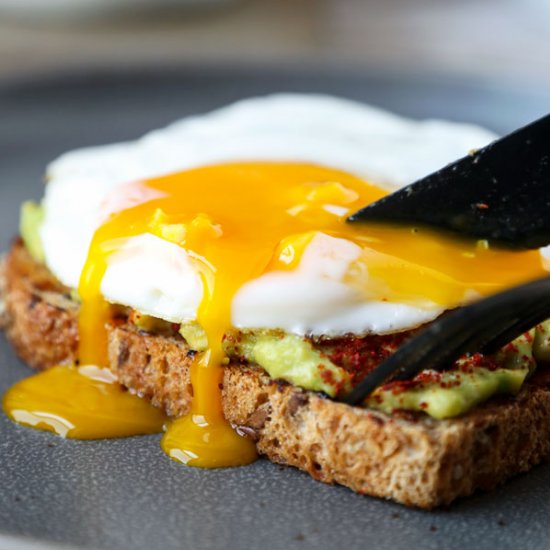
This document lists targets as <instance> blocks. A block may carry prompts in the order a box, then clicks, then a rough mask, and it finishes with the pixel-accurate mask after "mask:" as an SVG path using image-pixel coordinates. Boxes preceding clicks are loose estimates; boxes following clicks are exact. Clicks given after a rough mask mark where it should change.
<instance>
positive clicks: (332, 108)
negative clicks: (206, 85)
mask: <svg viewBox="0 0 550 550" xmlns="http://www.w3.org/2000/svg"><path fill="white" fill-rule="evenodd" d="M495 137H496V136H495V135H494V134H493V133H491V132H489V131H487V130H484V129H482V128H479V127H477V126H473V125H469V124H458V123H453V122H446V121H440V120H426V121H420V122H419V121H413V120H409V119H406V118H403V117H399V116H397V115H394V114H391V113H388V112H386V111H383V110H380V109H377V108H375V107H370V106H367V105H363V104H360V103H356V102H353V101H348V100H344V99H338V98H333V97H329V96H322V95H296V94H279V95H273V96H268V97H263V98H254V99H248V100H243V101H240V102H238V103H236V104H234V105H231V106H229V107H226V108H223V109H220V110H218V111H214V112H212V113H210V114H207V115H202V116H194V117H189V118H186V119H183V120H181V121H178V122H176V123H174V124H172V125H170V126H168V127H167V128H165V129H163V130H157V131H154V132H151V133H149V134H147V135H145V136H144V137H143V138H141V139H139V140H137V141H134V142H129V143H121V144H115V145H107V146H102V147H93V148H87V149H81V150H77V151H73V152H69V153H66V154H64V155H62V156H61V157H60V158H58V159H57V160H55V161H54V162H52V163H51V164H50V166H49V167H48V170H47V179H48V185H47V187H46V194H45V197H44V200H43V205H44V208H45V219H44V223H43V225H42V227H41V232H40V235H41V239H42V243H43V247H44V253H45V258H46V264H47V266H48V267H49V268H50V269H51V271H52V272H53V273H54V274H55V275H56V277H58V279H59V280H61V281H62V282H63V283H64V284H66V285H67V286H70V287H73V288H75V287H77V286H78V282H79V278H80V273H81V271H82V268H83V266H84V263H85V260H86V255H87V251H88V248H89V245H90V242H91V239H92V236H93V233H94V231H95V229H96V228H97V227H98V226H99V225H100V224H101V221H102V220H103V219H104V218H105V215H106V213H107V212H108V211H109V210H112V209H119V208H123V207H127V206H130V205H131V204H136V202H139V201H140V200H146V198H147V196H146V193H145V195H144V196H143V197H140V196H128V195H127V194H126V193H125V191H124V186H125V185H126V184H128V182H135V181H138V180H143V179H146V178H151V177H155V176H160V175H164V174H167V173H171V172H176V171H181V170H185V169H188V168H192V167H197V166H201V165H206V164H213V163H219V162H225V161H228V162H229V161H254V160H262V161H270V160H271V161H298V162H311V163H316V164H321V165H325V166H330V167H333V168H338V169H341V170H345V171H347V172H350V173H352V174H354V175H357V176H359V177H362V178H364V179H365V180H368V181H370V182H373V183H376V184H378V185H381V186H384V187H386V188H388V189H390V190H391V189H395V188H398V187H400V186H402V185H406V184H408V183H411V182H413V181H415V180H416V179H418V178H420V177H422V176H424V175H426V174H428V173H430V172H432V171H434V170H436V169H437V168H439V167H441V166H443V165H445V164H446V163H448V162H450V161H452V160H455V159H456V158H459V157H461V156H463V155H465V154H466V153H467V152H468V151H469V150H471V149H476V148H479V147H482V146H484V145H486V144H487V143H489V142H490V141H492V140H493V139H495ZM138 195H139V194H138ZM353 247H355V245H352V243H349V242H347V241H343V240H342V239H334V238H332V237H328V236H326V235H319V236H317V237H316V238H315V239H313V240H312V242H311V243H310V245H309V246H308V248H307V249H306V252H305V253H304V256H303V258H302V260H301V263H300V265H299V267H298V269H297V270H296V271H295V272H286V273H269V274H265V275H263V276H262V277H260V278H258V279H256V280H254V281H250V282H249V283H247V284H245V285H244V286H243V287H242V288H241V289H240V290H239V292H238V293H237V295H236V296H235V298H234V300H233V304H232V321H233V324H234V326H237V327H243V328H245V327H246V328H259V327H261V328H282V329H285V330H287V331H289V332H293V333H296V334H305V333H311V334H329V335H339V334H345V333H350V332H351V333H358V334H359V333H365V332H373V333H380V334H381V333H386V332H392V331H397V330H405V329H407V328H412V327H415V326H418V325H419V324H421V323H424V322H426V321H429V320H431V319H433V318H435V317H436V316H437V315H439V314H440V313H441V308H440V307H439V306H436V305H435V304H427V305H426V306H425V307H412V306H409V305H406V304H399V303H388V302H381V301H376V300H368V299H367V298H366V297H365V296H364V295H362V294H361V293H359V292H357V291H356V290H355V289H353V288H351V287H350V286H348V285H346V284H345V283H344V282H343V275H344V274H345V272H346V269H347V266H348V265H349V263H350V262H351V261H353V259H355V257H354V254H358V251H357V250H354V248H353ZM356 248H358V247H356ZM130 281H131V284H129V282H130ZM101 290H102V293H103V295H104V296H105V297H106V298H107V299H108V300H109V301H111V302H113V303H118V304H122V305H127V306H130V307H133V308H135V309H136V310H138V311H140V312H142V313H145V314H148V315H153V316H155V317H159V318H161V319H166V320H168V321H172V322H180V321H185V320H190V319H194V318H195V317H196V312H197V308H198V306H199V304H200V300H201V298H202V285H201V281H200V278H199V276H198V274H197V273H196V272H195V271H194V270H193V267H192V265H191V264H190V262H189V261H188V260H187V257H186V252H185V251H184V250H183V249H182V248H180V247H178V246H177V245H175V244H171V243H168V242H166V241H163V240H162V239H160V238H158V237H155V236H154V235H151V234H147V235H142V236H138V237H133V238H131V239H129V240H128V242H127V243H126V245H125V246H124V247H123V249H121V250H120V251H119V252H118V253H116V254H114V255H113V256H112V257H111V259H110V262H109V267H108V269H107V272H106V274H105V277H104V279H103V283H102V286H101ZM297 304H299V305H297Z"/></svg>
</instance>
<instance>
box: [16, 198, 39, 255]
mask: <svg viewBox="0 0 550 550" xmlns="http://www.w3.org/2000/svg"><path fill="white" fill-rule="evenodd" d="M43 220H44V208H43V207H42V206H40V205H39V204H36V203H35V202H33V201H27V202H24V203H23V204H22V205H21V217H20V223H19V233H20V234H21V238H22V239H23V242H24V243H25V246H26V247H27V250H28V251H29V252H30V255H31V256H32V257H33V259H34V260H36V261H37V262H39V263H43V262H44V249H43V247H42V241H41V239H40V226H41V225H42V222H43Z"/></svg>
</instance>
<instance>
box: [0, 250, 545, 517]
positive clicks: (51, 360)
mask: <svg viewBox="0 0 550 550" xmlns="http://www.w3.org/2000/svg"><path fill="white" fill-rule="evenodd" d="M0 292H1V294H2V296H1V298H2V300H3V303H4V313H3V314H1V310H2V308H0V319H3V325H4V328H5V330H6V334H7V336H8V338H9V340H10V341H11V342H12V344H13V345H14V347H15V349H16V350H17V352H18V353H19V354H20V356H21V357H22V358H23V359H24V360H25V361H26V362H27V363H28V364H29V365H31V366H32V367H34V368H37V369H45V368H48V367H49V366H52V365H54V364H58V363H70V362H73V361H75V360H76V350H77V346H78V328H77V313H78V305H77V304H75V302H73V301H72V300H70V298H69V296H68V289H67V288H65V287H63V286H62V285H60V284H59V283H58V282H57V281H56V280H55V278H53V276H52V275H51V274H50V273H49V272H48V270H47V269H45V268H44V267H43V266H40V265H38V264H37V263H36V262H34V261H33V260H32V259H31V258H30V256H29V254H28V253H27V251H26V249H25V248H24V247H23V246H22V244H21V243H20V242H19V241H18V242H16V243H15V244H14V246H13V247H12V249H11V251H10V252H9V254H8V255H7V256H6V258H5V259H4V261H3V264H2V268H1V270H0ZM108 331H109V360H110V365H109V366H110V368H111V369H112V370H113V372H115V373H116V374H117V375H118V377H119V380H120V381H121V383H122V384H124V385H125V386H127V387H128V388H129V389H130V390H131V391H135V392H136V393H138V394H139V395H141V396H143V397H145V398H147V399H149V400H150V401H152V402H153V403H154V404H155V405H157V406H159V407H162V408H163V409H165V410H166V411H167V413H168V414H170V415H171V416H178V415H181V414H185V413H186V412H187V411H188V410H189V407H190V402H191V399H192V388H191V384H190V374H189V367H190V364H191V361H192V352H190V350H189V348H188V346H187V345H186V343H185V341H184V340H183V339H181V338H179V337H170V336H162V335H154V334H148V333H144V332H142V331H139V330H137V329H136V328H135V327H134V326H133V325H131V324H128V323H126V322H115V323H112V324H110V325H109V326H108ZM223 406H224V412H225V415H226V417H227V418H228V419H229V420H230V421H231V422H232V423H233V424H234V425H235V426H237V427H238V429H239V430H240V431H241V432H242V433H244V434H246V435H247V436H248V437H250V438H252V439H253V440H254V441H255V442H256V445H257V448H258V451H259V452H260V453H261V454H263V455H265V456H267V457H268V458H269V459H270V460H272V461H274V462H278V463H280V464H288V465H291V466H296V467H297V468H300V469H301V470H304V471H305V472H307V473H309V474H310V475H311V476H312V477H314V478H315V479H318V480H320V481H324V482H326V483H339V484H342V485H346V486H348V487H350V488H351V489H353V490H354V491H357V492H358V493H362V494H369V495H373V496H377V497H382V498H388V499H393V500H395V501H397V502H401V503H403V504H405V505H408V506H416V507H420V508H433V507H436V506H442V505H448V504H450V503H451V502H452V501H453V500H455V499H456V498H458V497H462V496H467V495H470V494H471V493H473V492H474V491H475V490H476V489H483V490H490V489H493V488H494V487H495V486H496V485H498V484H500V483H502V482H504V481H505V480H506V479H508V478H509V477H511V476H514V475H516V474H518V473H521V472H525V471H527V470H529V469H530V468H531V467H532V466H533V465H535V464H537V463H539V462H541V461H545V460H548V459H550V376H549V375H548V374H547V373H546V372H544V371H541V372H539V373H538V374H537V375H536V377H535V378H534V379H532V380H531V381H530V382H529V383H527V384H526V385H525V386H524V388H523V389H522V390H521V392H520V393H519V394H518V396H516V397H515V398H514V397H506V398H498V399H493V400H491V401H489V402H487V403H485V404H484V405H482V406H479V407H477V408H476V409H474V410H473V411H471V412H470V413H468V414H466V415H464V416H462V417H460V418H457V419H452V420H445V421H438V420H434V419H431V418H429V417H428V416H426V415H412V414H410V415H407V414H404V415H394V416H392V417H390V416H387V415H385V414H383V413H380V412H377V411H372V410H365V409H361V408H358V407H350V406H348V405H344V404H342V403H337V402H334V401H332V400H330V399H327V398H324V397H323V396H321V395H319V394H316V393H313V392H308V391H305V390H302V389H300V388H297V387H295V386H292V385H290V384H287V383H284V382H281V381H276V380H273V379H271V378H270V377H269V376H268V375H267V374H266V373H265V372H264V371H263V370H262V369H260V368H259V367H255V366H250V365H239V364H231V365H229V366H228V367H226V368H225V374H224V382H223Z"/></svg>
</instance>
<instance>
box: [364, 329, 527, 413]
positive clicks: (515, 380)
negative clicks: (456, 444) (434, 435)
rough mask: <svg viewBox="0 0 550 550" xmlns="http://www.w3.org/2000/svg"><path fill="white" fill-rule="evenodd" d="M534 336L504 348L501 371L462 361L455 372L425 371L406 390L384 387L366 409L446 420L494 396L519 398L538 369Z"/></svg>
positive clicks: (523, 337) (498, 360)
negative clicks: (522, 386) (534, 350)
mask: <svg viewBox="0 0 550 550" xmlns="http://www.w3.org/2000/svg"><path fill="white" fill-rule="evenodd" d="M534 333H535V330H534V329H533V330H531V331H529V332H528V333H526V334H524V335H522V336H520V337H519V338H516V340H514V341H513V342H511V343H510V344H508V345H507V346H505V347H504V348H502V350H501V351H499V352H498V354H497V357H496V359H497V363H498V365H501V367H499V368H491V369H489V368H484V367H482V366H468V359H467V358H465V359H461V360H459V361H457V368H456V369H454V370H451V371H446V372H442V373H439V372H435V371H424V372H423V373H421V374H420V375H419V376H418V377H417V378H416V379H415V380H413V381H412V382H406V383H404V385H403V386H402V387H400V386H399V385H397V386H395V385H389V386H388V387H385V386H382V387H381V388H378V389H377V390H376V391H375V392H374V393H373V394H372V395H370V396H369V398H368V399H367V400H366V401H365V405H366V406H367V407H372V408H374V409H380V410H382V411H384V412H386V413H391V412H392V411H393V410H396V409H406V410H413V411H424V412H426V413H427V414H429V415H430V416H432V417H434V418H437V419H444V418H452V417H454V416H459V415H461V414H464V413H466V412H468V411H469V410H470V409H471V408H472V407H474V406H475V405H477V404H479V403H482V402H483V401H486V400H487V399H489V398H490V397H492V396H493V395H497V394H503V393H508V394H515V393H517V392H518V391H519V390H520V388H521V385H522V384H523V382H524V381H525V379H526V377H527V376H528V375H529V374H530V373H531V372H532V371H533V370H534V369H535V366H536V364H535V359H534V357H533V338H534Z"/></svg>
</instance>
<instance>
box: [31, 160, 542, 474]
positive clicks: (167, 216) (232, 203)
mask: <svg viewBox="0 0 550 550" xmlns="http://www.w3.org/2000/svg"><path fill="white" fill-rule="evenodd" d="M137 185H143V182H138V183H137ZM145 185H146V186H147V187H148V188H150V189H151V190H153V191H155V193H152V194H151V195H152V196H154V198H152V199H151V200H149V201H148V202H144V203H142V204H139V205H137V206H133V207H130V208H128V209H126V210H122V211H119V212H117V213H114V214H112V215H111V216H110V217H109V219H108V220H107V221H106V222H105V223H104V224H103V225H102V226H101V227H100V228H99V229H98V230H97V231H96V233H95V235H94V238H93V241H92V244H91V247H90V250H89V254H88V259H87V261H86V265H85V267H84V269H83V272H82V276H81V280H80V286H79V293H80V296H81V299H82V306H81V312H80V318H79V335H80V349H79V358H80V362H81V364H95V365H99V366H105V365H107V364H108V360H107V332H106V329H105V325H106V324H107V323H108V322H109V320H110V308H109V304H107V303H106V301H105V300H104V299H103V297H102V295H101V282H102V278H103V275H104V274H105V271H106V269H107V266H108V263H109V256H110V255H111V254H112V253H113V252H116V251H117V250H118V249H119V248H120V247H121V245H122V244H123V243H124V242H125V240H126V239H128V238H129V237H131V236H134V235H140V234H143V233H147V232H149V233H153V234H155V235H157V236H159V237H161V238H163V239H165V240H169V241H171V242H175V243H176V244H178V245H179V246H182V247H183V248H185V249H186V250H187V252H188V254H189V256H190V257H191V259H192V261H193V262H194V264H195V266H196V269H197V271H198V272H199V273H200V275H201V277H202V280H203V285H204V294H203V299H202V302H201V305H200V308H199V311H198V315H197V321H198V322H199V323H200V325H201V326H202V327H203V329H204V330H205V332H206V335H207V337H208V350H207V351H205V352H203V353H197V354H196V355H195V359H194V361H193V364H192V366H191V381H192V385H193V402H192V406H191V412H190V413H189V415H187V416H185V417H183V418H180V419H178V420H175V421H174V422H172V424H171V425H170V426H169V428H168V431H167V433H166V434H165V436H164V438H163V441H162V447H163V449H164V450H165V452H166V453H167V454H169V455H170V456H171V457H172V458H174V459H176V460H179V461H181V462H184V463H186V464H189V465H192V466H202V467H219V466H235V465H241V464H246V463H248V462H250V461H252V460H254V458H255V449H254V445H253V444H252V443H251V442H249V441H247V440H246V439H244V438H242V437H241V436H239V435H238V434H237V433H236V432H235V431H234V430H233V429H232V427H231V426H230V425H229V424H228V423H227V421H226V420H225V419H224V415H223V411H222V399H221V391H222V390H221V384H222V380H223V366H222V365H223V364H224V362H225V360H226V358H225V357H224V354H223V351H222V338H223V335H224V333H225V332H226V331H227V329H228V328H229V327H230V323H231V302H232V299H233V297H234V295H235V293H236V292H237V290H238V289H239V288H240V287H241V286H242V285H243V284H244V283H246V282H247V281H250V280H252V279H254V278H256V277H259V276H260V275H262V274H263V273H265V272H266V271H272V270H294V269H296V268H297V266H298V265H299V263H300V259H301V257H302V254H303V252H304V250H305V249H306V248H307V245H308V244H309V242H310V241H311V239H312V238H313V237H314V235H315V234H316V232H319V231H322V232H324V233H326V234H328V235H331V236H333V237H338V238H344V239H348V240H350V241H352V242H354V243H356V244H358V245H359V246H360V247H361V248H362V251H363V252H362V254H361V257H360V258H359V259H358V260H357V261H355V262H354V263H353V265H352V266H351V267H350V269H349V272H348V273H347V275H346V277H345V281H346V282H347V283H348V284H350V285H354V287H356V288H358V289H360V291H361V292H362V293H364V295H365V299H369V298H372V299H376V300H388V301H395V302H401V303H408V304H411V305H416V306H418V307H422V305H424V304H426V303H428V302H430V303H432V304H433V303H435V304H438V305H440V306H444V307H446V308H452V307H456V306H457V305H459V304H460V303H461V302H463V301H464V299H465V297H466V293H467V292H470V293H471V292H473V293H477V294H479V295H487V294H491V293H494V292H497V291H499V290H502V289H504V288H506V287H509V286H513V285H515V284H518V283H521V282H524V281H526V280H529V279H534V278H536V277H539V276H542V275H543V274H544V271H543V268H542V263H541V259H540V255H539V253H538V251H527V252H514V251H509V250H502V249H493V248H491V247H489V246H487V245H486V243H484V242H475V241H467V240H461V239H457V238H454V237H450V236H447V235H442V234H438V233H436V232H434V231H430V230H427V229H418V228H416V229H413V228H410V227H395V226H384V225H369V226H367V225H361V224H346V223H345V219H346V217H347V216H348V215H349V214H351V213H352V212H354V211H355V210H357V209H358V208H360V207H362V206H365V205H367V204H368V203H370V202H373V201H375V200H377V199H379V198H380V197H382V196H383V195H385V194H386V192H385V191H383V190H382V189H380V188H378V187H375V186H373V185H370V184H367V183H365V182H364V181H362V180H360V179H358V178H356V177H354V176H352V175H350V174H347V173H344V172H341V171H338V170H333V169H330V168H325V167H321V166H314V165H309V164H295V163H242V164H224V165H214V166H206V167H202V168H197V169H193V170H189V171H186V172H181V173H177V174H172V175H168V176H164V177H161V178H157V179H153V180H149V181H147V182H145ZM427 207H429V205H427ZM128 283H129V284H131V281H129V282H128ZM289 307H291V306H289ZM40 376H41V375H40Z"/></svg>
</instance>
